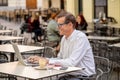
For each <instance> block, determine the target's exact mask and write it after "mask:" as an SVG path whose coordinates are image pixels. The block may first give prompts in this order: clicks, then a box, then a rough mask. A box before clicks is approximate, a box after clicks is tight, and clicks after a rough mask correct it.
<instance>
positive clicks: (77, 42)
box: [49, 30, 95, 76]
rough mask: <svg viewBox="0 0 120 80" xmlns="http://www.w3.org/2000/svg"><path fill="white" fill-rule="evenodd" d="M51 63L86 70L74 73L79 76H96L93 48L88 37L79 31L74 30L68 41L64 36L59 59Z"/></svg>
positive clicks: (50, 61)
mask: <svg viewBox="0 0 120 80" xmlns="http://www.w3.org/2000/svg"><path fill="white" fill-rule="evenodd" d="M49 63H54V64H61V65H62V66H67V67H69V66H75V67H83V68H85V70H83V71H80V72H77V73H74V74H78V75H84V76H90V75H93V74H95V64H94V58H93V53H92V48H91V46H90V43H89V41H88V39H87V37H86V35H85V34H84V33H83V32H81V31H78V30H74V31H73V33H72V34H71V35H70V36H69V37H68V38H67V39H66V38H65V36H63V38H62V40H61V47H60V52H59V53H58V59H50V60H49Z"/></svg>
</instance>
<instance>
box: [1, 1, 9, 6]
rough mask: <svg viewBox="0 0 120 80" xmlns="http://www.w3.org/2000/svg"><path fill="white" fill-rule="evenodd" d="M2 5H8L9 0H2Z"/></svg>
mask: <svg viewBox="0 0 120 80" xmlns="http://www.w3.org/2000/svg"><path fill="white" fill-rule="evenodd" d="M0 6H8V0H0Z"/></svg>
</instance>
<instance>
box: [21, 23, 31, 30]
mask: <svg viewBox="0 0 120 80" xmlns="http://www.w3.org/2000/svg"><path fill="white" fill-rule="evenodd" d="M32 29H33V27H32V26H31V25H30V24H29V23H23V24H22V25H21V27H20V30H21V31H23V32H32Z"/></svg>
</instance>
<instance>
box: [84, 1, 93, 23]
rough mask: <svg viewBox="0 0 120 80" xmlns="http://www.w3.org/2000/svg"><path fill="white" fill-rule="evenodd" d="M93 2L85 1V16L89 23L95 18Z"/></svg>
mask: <svg viewBox="0 0 120 80" xmlns="http://www.w3.org/2000/svg"><path fill="white" fill-rule="evenodd" d="M93 4H94V3H93V0H83V15H84V17H85V19H86V21H87V22H92V21H93V18H94V10H93V7H94V5H93Z"/></svg>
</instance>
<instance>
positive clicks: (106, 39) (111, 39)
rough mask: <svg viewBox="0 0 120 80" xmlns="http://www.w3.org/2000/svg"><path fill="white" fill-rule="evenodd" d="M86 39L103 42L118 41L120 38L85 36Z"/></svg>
mask: <svg viewBox="0 0 120 80" xmlns="http://www.w3.org/2000/svg"><path fill="white" fill-rule="evenodd" d="M87 38H88V39H95V40H104V41H114V40H119V39H120V37H107V36H87Z"/></svg>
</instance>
